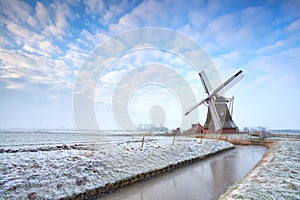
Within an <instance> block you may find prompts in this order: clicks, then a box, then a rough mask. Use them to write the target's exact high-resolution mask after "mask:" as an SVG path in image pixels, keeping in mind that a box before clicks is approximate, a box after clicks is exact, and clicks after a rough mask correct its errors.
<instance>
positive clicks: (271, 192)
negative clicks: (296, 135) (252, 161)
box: [220, 140, 300, 200]
mask: <svg viewBox="0 0 300 200" xmlns="http://www.w3.org/2000/svg"><path fill="white" fill-rule="evenodd" d="M220 199H298V200H299V199H300V141H295V140H286V141H281V142H278V144H276V145H275V146H273V147H272V148H271V149H270V150H269V151H268V153H267V154H266V155H265V156H264V158H263V159H262V161H261V162H260V164H259V165H258V166H257V167H256V168H255V169H254V170H252V171H251V172H250V173H249V174H248V175H247V176H246V177H245V178H243V179H242V180H240V181H239V182H238V183H236V184H235V185H234V186H232V187H231V188H230V189H229V190H228V191H227V193H225V194H224V195H223V196H221V198H220Z"/></svg>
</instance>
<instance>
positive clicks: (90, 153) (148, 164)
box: [0, 133, 232, 199]
mask: <svg viewBox="0 0 300 200" xmlns="http://www.w3.org/2000/svg"><path fill="white" fill-rule="evenodd" d="M141 141H142V137H140V136H135V137H133V136H106V137H103V136H99V135H97V134H89V135H76V134H70V133H68V134H63V133H1V134H0V168H1V171H0V199H19V198H29V199H33V198H42V199H53V198H63V197H68V196H74V195H76V194H79V193H81V192H84V191H86V190H90V189H94V188H97V187H100V186H104V185H105V184H106V183H113V182H115V181H117V180H121V179H124V178H128V177H131V176H133V175H136V174H140V173H144V172H148V171H152V170H155V169H159V168H163V167H166V166H168V165H170V164H175V163H177V162H181V161H184V160H187V159H191V158H195V157H199V156H203V157H205V156H206V155H207V154H211V153H215V152H218V151H220V150H223V149H226V148H230V147H232V145H231V144H230V143H228V142H224V141H216V140H203V141H201V140H200V139H193V138H187V137H177V138H176V140H175V143H174V145H172V141H173V137H150V136H149V137H145V143H144V147H143V148H141Z"/></svg>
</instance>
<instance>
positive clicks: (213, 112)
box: [209, 99, 222, 131]
mask: <svg viewBox="0 0 300 200" xmlns="http://www.w3.org/2000/svg"><path fill="white" fill-rule="evenodd" d="M209 110H210V113H211V117H212V120H213V123H214V125H215V131H218V130H220V129H222V123H221V120H220V118H219V115H218V111H217V109H216V106H215V103H214V102H213V100H212V99H210V100H209Z"/></svg>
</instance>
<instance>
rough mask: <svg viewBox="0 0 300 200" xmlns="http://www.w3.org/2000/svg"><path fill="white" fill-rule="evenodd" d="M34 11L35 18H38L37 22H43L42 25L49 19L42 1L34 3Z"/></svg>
mask: <svg viewBox="0 0 300 200" xmlns="http://www.w3.org/2000/svg"><path fill="white" fill-rule="evenodd" d="M35 12H36V18H37V19H38V20H39V23H41V24H43V26H45V25H46V24H48V23H49V22H50V21H51V19H50V15H49V13H48V11H47V9H46V8H45V6H44V4H43V3H41V2H37V3H36V7H35Z"/></svg>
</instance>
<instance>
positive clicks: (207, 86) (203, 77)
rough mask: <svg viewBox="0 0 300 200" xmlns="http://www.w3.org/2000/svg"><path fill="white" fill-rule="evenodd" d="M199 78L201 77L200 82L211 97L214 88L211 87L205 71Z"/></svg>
mask: <svg viewBox="0 0 300 200" xmlns="http://www.w3.org/2000/svg"><path fill="white" fill-rule="evenodd" d="M199 76H200V80H201V82H202V85H203V88H204V90H205V92H206V93H207V94H209V95H210V91H212V87H211V85H210V83H209V81H208V78H207V76H206V73H205V72H204V71H201V72H200V73H199Z"/></svg>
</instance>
